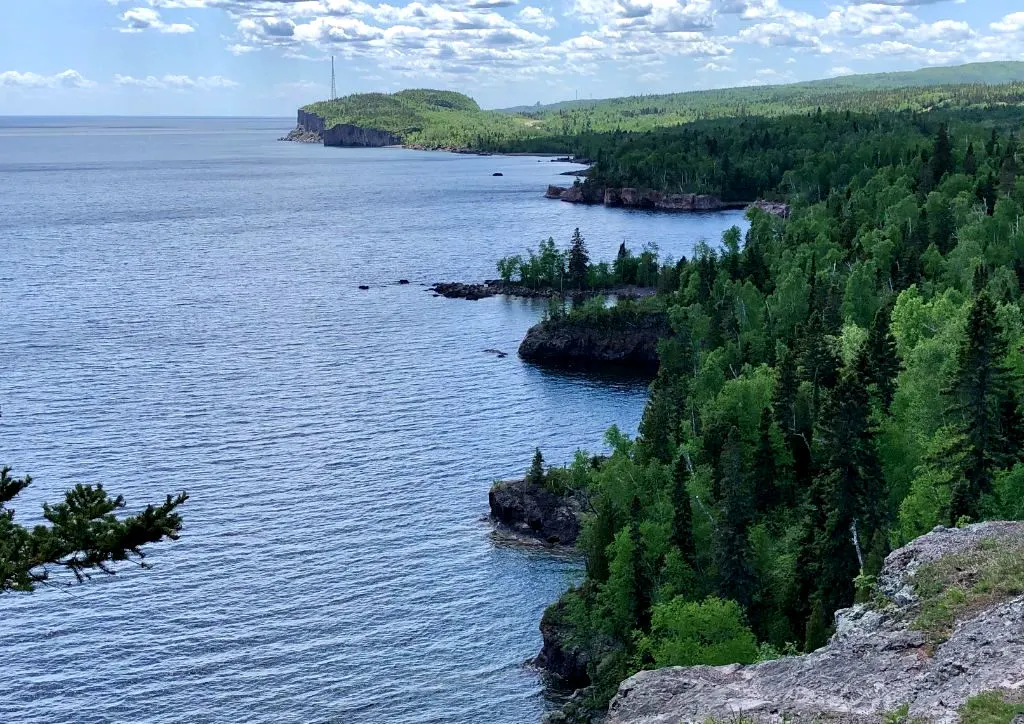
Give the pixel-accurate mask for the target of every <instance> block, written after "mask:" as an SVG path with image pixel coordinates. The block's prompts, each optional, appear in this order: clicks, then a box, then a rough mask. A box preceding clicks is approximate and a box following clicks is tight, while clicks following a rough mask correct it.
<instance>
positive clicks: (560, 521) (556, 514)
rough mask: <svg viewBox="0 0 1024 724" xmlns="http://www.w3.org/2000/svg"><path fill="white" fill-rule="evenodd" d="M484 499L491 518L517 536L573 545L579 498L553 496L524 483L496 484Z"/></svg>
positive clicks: (577, 528)
mask: <svg viewBox="0 0 1024 724" xmlns="http://www.w3.org/2000/svg"><path fill="white" fill-rule="evenodd" d="M487 498H488V503H489V504H490V507H491V517H492V518H493V519H494V520H496V521H497V522H499V523H501V524H502V525H505V526H508V527H509V528H511V529H512V530H514V531H516V532H517V533H521V534H523V535H527V536H529V537H531V538H535V539H537V540H539V541H541V542H543V543H548V544H555V543H557V544H560V545H567V546H571V545H575V544H576V538H577V537H578V536H579V534H580V520H581V518H582V515H583V501H582V500H581V499H580V497H579V496H577V495H571V494H570V495H557V494H555V493H553V492H551V491H550V490H548V489H547V488H546V487H545V486H543V485H537V484H535V483H530V482H529V481H527V480H500V481H498V482H497V483H495V484H494V485H493V486H492V487H491V491H490V493H489V494H488V496H487Z"/></svg>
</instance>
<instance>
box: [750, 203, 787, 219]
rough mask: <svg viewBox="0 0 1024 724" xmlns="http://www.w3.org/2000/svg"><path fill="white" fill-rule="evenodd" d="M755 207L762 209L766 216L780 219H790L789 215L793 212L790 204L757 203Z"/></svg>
mask: <svg viewBox="0 0 1024 724" xmlns="http://www.w3.org/2000/svg"><path fill="white" fill-rule="evenodd" d="M753 206H754V207H755V208H758V209H761V211H763V212H765V213H766V214H771V215H772V216H778V217H779V218H780V219H788V218H789V214H790V212H791V211H792V209H791V208H790V206H789V204H784V203H782V202H781V201H764V200H761V201H755V202H754V204H753Z"/></svg>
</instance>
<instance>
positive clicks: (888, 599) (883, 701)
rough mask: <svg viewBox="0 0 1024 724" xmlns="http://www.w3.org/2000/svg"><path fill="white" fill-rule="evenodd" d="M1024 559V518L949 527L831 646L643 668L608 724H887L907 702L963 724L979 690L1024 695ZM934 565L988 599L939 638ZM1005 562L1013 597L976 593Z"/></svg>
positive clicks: (893, 571) (845, 616)
mask: <svg viewBox="0 0 1024 724" xmlns="http://www.w3.org/2000/svg"><path fill="white" fill-rule="evenodd" d="M1022 555H1024V523H980V524H976V525H971V526H967V527H966V528H963V529H948V528H938V529H936V530H934V531H932V532H931V533H929V534H927V535H925V536H922V537H921V538H918V539H917V540H915V541H913V542H911V543H910V544H909V545H907V546H905V547H903V548H900V549H899V550H896V551H894V552H893V553H891V554H890V555H889V556H888V558H886V560H885V565H884V567H883V570H882V572H881V575H880V576H879V579H878V593H879V595H880V596H881V597H882V598H883V599H884V603H882V602H879V603H874V604H871V605H862V606H855V607H853V608H850V609H845V610H843V611H839V612H838V613H837V614H836V633H835V635H834V636H833V637H832V639H831V641H829V643H828V645H827V646H825V647H824V648H821V649H819V650H817V651H815V652H813V653H810V654H807V655H804V656H792V657H787V658H783V659H778V660H776V661H767V662H764V663H761V664H755V665H752V666H742V665H740V664H734V665H731V666H716V667H711V666H695V667H675V668H667V669H660V670H656V671H642V672H640V673H638V674H636V675H635V676H632V677H630V678H629V679H627V680H626V681H625V682H623V683H622V685H621V686H620V687H619V691H618V694H616V696H615V698H614V699H613V700H612V702H611V704H610V706H609V712H608V724H668V723H669V722H671V723H672V724H676V723H677V722H704V721H706V720H709V719H716V720H722V721H726V720H728V721H739V720H743V721H843V722H855V721H865V722H868V721H871V722H881V721H884V720H885V719H886V717H887V716H888V715H890V714H891V712H894V711H897V710H899V709H900V707H902V706H904V705H906V706H909V714H908V717H909V718H910V720H913V719H914V718H919V719H921V720H924V721H928V722H940V723H947V722H948V723H950V724H951V723H952V722H955V721H958V719H959V714H958V709H959V708H960V707H961V706H963V704H964V703H965V702H966V701H967V700H968V699H969V698H970V697H972V696H974V695H976V694H979V693H982V692H986V691H991V690H999V689H1002V690H1008V691H1019V690H1022V689H1024V596H1021V595H1020V593H1021V590H1020V586H1019V584H1017V583H1015V581H1016V580H1017V578H1016V577H1017V576H1019V575H1020V570H1019V568H1020V566H1021V556H1022ZM1000 556H1001V558H1000ZM929 564H935V565H936V566H943V565H945V567H946V569H948V570H945V569H944V570H943V572H942V575H943V576H950V577H952V578H951V580H950V581H942V583H943V585H940V586H939V589H940V591H942V590H944V588H948V587H950V586H953V585H956V584H957V583H959V582H962V583H963V585H964V586H965V590H966V591H968V595H972V596H976V597H977V598H976V600H974V601H972V602H971V603H970V605H965V606H963V607H962V609H961V610H960V614H959V616H958V617H957V618H956V621H955V624H954V625H952V627H951V628H950V630H948V631H943V632H942V635H941V636H939V637H937V638H936V637H935V634H934V631H931V630H930V628H929V625H925V624H922V622H921V620H917V616H918V614H920V612H921V607H922V605H924V603H923V602H922V601H920V600H919V599H918V596H917V594H916V593H915V591H916V588H915V586H914V576H915V575H916V574H917V573H918V572H919V571H920V570H921V568H922V566H926V565H929ZM992 566H996V568H995V569H993V568H992ZM998 566H1004V567H1005V568H1007V569H1008V571H1007V575H1008V579H1009V580H1008V582H1007V584H1006V586H1005V590H1003V592H1002V593H1001V595H995V594H994V593H993V589H991V588H986V589H985V590H983V591H981V592H976V591H975V589H974V588H972V586H974V583H975V582H976V581H977V580H978V579H979V577H980V573H979V572H980V571H981V570H988V571H989V573H990V574H991V571H992V570H998ZM1015 567H1016V568H1015ZM934 570H935V569H934V568H933V569H932V575H935V574H934ZM990 577H991V575H990ZM994 590H996V591H999V590H1002V589H999V587H998V586H995V588H994ZM937 595H939V594H937Z"/></svg>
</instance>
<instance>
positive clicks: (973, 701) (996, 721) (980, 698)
mask: <svg viewBox="0 0 1024 724" xmlns="http://www.w3.org/2000/svg"><path fill="white" fill-rule="evenodd" d="M1015 699H1016V700H1015ZM959 713H960V721H961V723H962V724H1010V722H1012V721H1013V720H1014V718H1016V717H1017V716H1019V715H1021V714H1024V702H1021V701H1020V700H1019V695H1015V694H1011V693H1010V692H1004V691H998V690H997V691H985V692H982V693H980V694H975V695H974V696H972V697H971V698H970V699H968V700H967V701H966V702H965V703H964V705H963V706H962V707H960V712H959Z"/></svg>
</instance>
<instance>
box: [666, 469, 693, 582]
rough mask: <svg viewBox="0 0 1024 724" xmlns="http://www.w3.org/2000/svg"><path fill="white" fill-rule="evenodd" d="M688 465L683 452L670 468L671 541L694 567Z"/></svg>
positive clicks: (684, 558)
mask: <svg viewBox="0 0 1024 724" xmlns="http://www.w3.org/2000/svg"><path fill="white" fill-rule="evenodd" d="M689 479H690V466H689V463H688V462H687V459H686V455H685V453H684V454H683V455H680V456H679V457H678V458H676V463H675V465H674V466H673V468H672V543H673V544H675V546H676V548H678V549H679V553H680V554H681V555H682V556H683V560H684V561H686V562H687V563H688V564H689V565H690V567H691V568H692V567H694V564H695V562H696V555H697V550H696V546H695V545H694V542H693V506H692V503H691V502H690V489H689V487H688V486H687V482H688V481H689Z"/></svg>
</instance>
